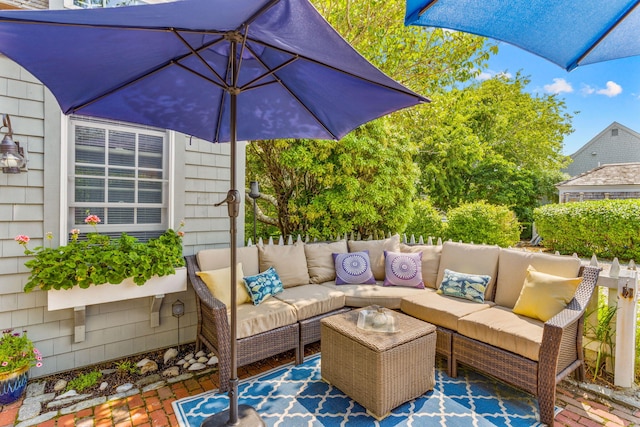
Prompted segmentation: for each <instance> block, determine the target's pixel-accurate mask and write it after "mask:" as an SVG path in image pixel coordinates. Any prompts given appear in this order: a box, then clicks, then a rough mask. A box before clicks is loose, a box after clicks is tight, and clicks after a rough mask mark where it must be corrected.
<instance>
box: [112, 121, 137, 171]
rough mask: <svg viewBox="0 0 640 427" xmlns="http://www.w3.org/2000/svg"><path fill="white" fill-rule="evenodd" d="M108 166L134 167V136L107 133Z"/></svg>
mask: <svg viewBox="0 0 640 427" xmlns="http://www.w3.org/2000/svg"><path fill="white" fill-rule="evenodd" d="M109 165H114V166H130V167H135V166H136V135H135V134H134V133H131V132H118V131H113V130H112V131H109Z"/></svg>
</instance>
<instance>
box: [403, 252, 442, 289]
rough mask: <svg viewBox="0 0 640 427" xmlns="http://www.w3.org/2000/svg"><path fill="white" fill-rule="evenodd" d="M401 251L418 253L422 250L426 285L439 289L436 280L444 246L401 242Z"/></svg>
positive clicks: (423, 273) (423, 276) (423, 275)
mask: <svg viewBox="0 0 640 427" xmlns="http://www.w3.org/2000/svg"><path fill="white" fill-rule="evenodd" d="M400 252H405V253H417V252H422V281H423V282H424V284H425V286H427V287H429V288H433V289H437V288H438V286H437V283H436V280H437V279H438V267H439V265H440V256H441V255H442V246H434V245H413V246H409V245H405V244H404V243H401V244H400Z"/></svg>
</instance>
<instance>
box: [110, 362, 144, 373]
mask: <svg viewBox="0 0 640 427" xmlns="http://www.w3.org/2000/svg"><path fill="white" fill-rule="evenodd" d="M116 369H117V370H118V372H122V373H123V374H129V375H135V374H138V373H140V372H139V370H138V367H137V366H136V364H135V363H133V362H132V361H130V360H123V361H121V362H117V363H116Z"/></svg>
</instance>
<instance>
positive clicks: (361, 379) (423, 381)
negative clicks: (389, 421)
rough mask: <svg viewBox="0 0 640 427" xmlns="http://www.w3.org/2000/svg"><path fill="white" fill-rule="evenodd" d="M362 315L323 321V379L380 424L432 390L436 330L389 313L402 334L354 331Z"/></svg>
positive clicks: (421, 322) (389, 311) (388, 311)
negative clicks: (394, 410)
mask: <svg viewBox="0 0 640 427" xmlns="http://www.w3.org/2000/svg"><path fill="white" fill-rule="evenodd" d="M361 310H362V309H361ZM361 310H353V311H350V312H347V313H342V314H337V315H335V316H329V317H326V318H324V319H322V321H321V330H320V334H321V344H320V345H321V353H320V354H321V374H322V379H323V380H325V381H327V382H328V383H329V384H331V385H333V386H335V387H337V388H339V389H340V390H341V391H342V392H343V393H345V394H346V395H347V396H349V397H351V398H352V399H353V400H355V401H356V402H358V403H359V404H361V405H362V406H364V407H365V408H366V409H367V412H368V413H369V414H370V415H372V416H374V417H375V418H377V419H378V420H380V419H382V418H384V417H386V416H387V415H388V414H389V412H391V410H392V409H393V408H395V407H397V406H399V405H401V404H402V403H404V402H407V401H409V400H411V399H414V398H416V397H418V396H421V395H422V394H424V393H425V392H427V391H429V390H432V389H433V387H434V384H435V374H434V361H435V348H436V327H435V326H433V325H432V324H430V323H426V322H423V321H422V320H419V319H415V318H413V317H410V316H407V315H406V314H403V313H399V312H395V311H393V310H386V313H387V314H388V315H391V316H394V318H395V325H396V329H397V330H398V332H394V333H385V332H374V331H365V330H362V329H359V328H358V327H357V326H356V325H357V321H358V313H359V312H360V311H361Z"/></svg>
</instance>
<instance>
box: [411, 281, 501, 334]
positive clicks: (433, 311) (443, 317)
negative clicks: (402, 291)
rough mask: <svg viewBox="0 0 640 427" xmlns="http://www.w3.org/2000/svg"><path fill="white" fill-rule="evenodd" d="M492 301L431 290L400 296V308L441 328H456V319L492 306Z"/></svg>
mask: <svg viewBox="0 0 640 427" xmlns="http://www.w3.org/2000/svg"><path fill="white" fill-rule="evenodd" d="M493 305H494V304H493V303H492V302H490V301H489V302H486V303H484V304H480V303H477V302H473V301H469V300H465V299H460V298H455V297H450V296H446V295H441V294H438V293H436V292H435V291H433V290H431V291H429V292H425V293H423V294H422V295H412V296H408V297H404V298H402V302H401V303H400V310H402V311H403V312H404V313H406V314H408V315H410V316H413V317H415V318H418V319H421V320H424V321H425V322H429V323H432V324H434V325H437V326H442V327H443V328H447V329H451V330H453V331H457V330H458V319H460V318H461V317H463V316H466V315H468V314H471V313H475V312H476V311H481V310H486V309H488V308H490V307H492V306H493Z"/></svg>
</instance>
